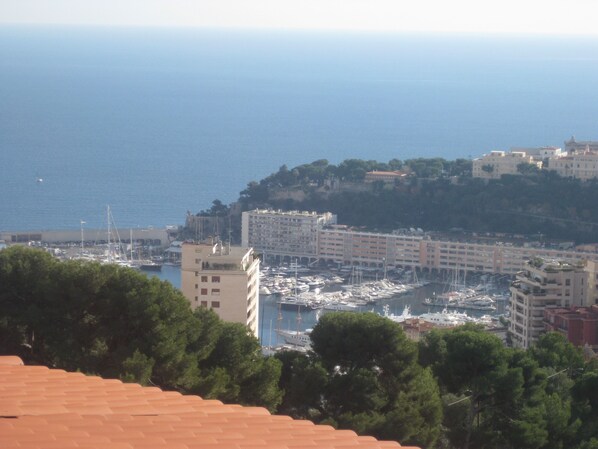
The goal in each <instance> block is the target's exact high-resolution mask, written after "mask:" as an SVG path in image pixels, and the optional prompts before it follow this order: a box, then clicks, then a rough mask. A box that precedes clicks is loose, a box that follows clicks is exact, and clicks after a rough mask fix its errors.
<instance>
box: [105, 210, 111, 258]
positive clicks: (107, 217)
mask: <svg viewBox="0 0 598 449" xmlns="http://www.w3.org/2000/svg"><path fill="white" fill-rule="evenodd" d="M106 219H107V222H108V262H109V263H112V235H111V232H112V231H111V229H110V206H109V205H107V206H106Z"/></svg>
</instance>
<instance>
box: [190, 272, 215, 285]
mask: <svg viewBox="0 0 598 449" xmlns="http://www.w3.org/2000/svg"><path fill="white" fill-rule="evenodd" d="M195 276H196V277H197V276H199V271H196V272H195ZM208 277H209V276H205V275H202V276H201V282H208ZM212 282H213V283H215V284H219V283H220V276H212ZM195 288H197V284H195Z"/></svg>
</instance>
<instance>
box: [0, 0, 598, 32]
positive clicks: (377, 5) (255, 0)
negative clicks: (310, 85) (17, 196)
mask: <svg viewBox="0 0 598 449" xmlns="http://www.w3.org/2000/svg"><path fill="white" fill-rule="evenodd" d="M597 13H598V1H597V0H500V1H497V0H493V1H488V0H452V1H447V0H1V1H0V23H4V24H68V25H101V26H104V25H107V26H162V27H210V28H214V27H216V28H258V29H268V28H275V29H315V30H351V31H380V32H459V33H517V34H521V33H532V34H594V35H598V27H596V26H595V17H596V16H597Z"/></svg>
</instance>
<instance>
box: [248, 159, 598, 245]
mask: <svg viewBox="0 0 598 449" xmlns="http://www.w3.org/2000/svg"><path fill="white" fill-rule="evenodd" d="M384 169H402V170H404V171H405V173H406V175H405V176H404V177H403V178H401V180H399V181H397V182H395V183H382V182H379V181H378V182H373V183H365V182H364V181H363V179H364V176H365V173H366V172H367V171H371V170H384ZM470 169H471V162H470V161H465V160H457V161H454V162H449V161H445V160H442V159H416V160H410V161H405V162H404V163H403V162H400V161H396V160H395V161H394V162H393V161H390V162H389V163H387V164H382V163H378V162H375V161H359V160H347V161H344V162H342V163H341V164H339V165H338V166H335V165H330V164H328V162H327V161H325V160H320V161H316V162H314V163H312V164H305V165H301V166H299V167H296V168H294V169H292V170H289V169H288V168H286V167H284V166H283V167H281V168H280V170H279V171H278V172H277V173H275V174H272V175H270V176H268V177H267V178H265V179H263V180H261V181H260V182H251V183H249V185H248V186H247V188H246V189H245V190H244V191H243V192H241V197H240V203H241V205H242V209H243V210H248V209H252V208H255V207H274V208H281V209H286V210H291V209H300V210H316V211H321V212H322V211H331V212H333V213H335V214H337V215H338V218H339V222H340V223H343V224H348V225H353V226H364V227H366V228H368V229H371V230H382V231H389V230H392V229H396V228H401V227H418V228H422V229H425V230H434V231H447V230H450V229H452V228H459V229H464V230H467V231H472V232H504V233H515V234H541V235H543V236H544V237H547V238H551V239H563V240H571V241H575V242H577V243H583V242H596V241H598V207H597V203H596V198H598V182H596V181H591V182H586V183H582V182H580V181H579V180H575V179H570V178H561V177H560V176H558V175H556V174H555V173H554V172H548V171H540V172H538V171H529V172H526V173H525V174H522V175H521V176H515V175H505V176H503V177H502V178H501V179H498V180H490V181H488V182H485V181H482V180H480V179H473V178H471V174H470V173H471V172H470Z"/></svg>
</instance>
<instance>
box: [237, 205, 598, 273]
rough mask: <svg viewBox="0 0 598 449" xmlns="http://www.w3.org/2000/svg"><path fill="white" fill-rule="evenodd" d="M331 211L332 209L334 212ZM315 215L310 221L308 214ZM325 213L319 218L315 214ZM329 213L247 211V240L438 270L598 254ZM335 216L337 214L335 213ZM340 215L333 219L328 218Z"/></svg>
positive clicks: (319, 257) (501, 267)
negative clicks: (393, 228) (392, 228)
mask: <svg viewBox="0 0 598 449" xmlns="http://www.w3.org/2000/svg"><path fill="white" fill-rule="evenodd" d="M330 215H331V214H330ZM306 217H307V219H308V220H312V221H311V224H310V222H309V221H308V222H307V224H304V220H305V219H306ZM317 217H322V218H321V221H320V222H319V223H318V224H315V223H316V218H317ZM326 217H329V214H320V215H317V214H315V213H312V212H286V213H282V212H273V211H263V212H261V211H252V212H249V213H244V219H243V231H242V232H243V236H244V238H243V245H244V246H249V245H250V244H251V245H252V246H254V247H256V249H259V250H262V251H265V252H268V254H270V255H278V256H286V257H289V258H292V259H294V258H298V257H300V258H302V261H303V262H304V263H305V262H313V261H322V262H326V263H334V264H343V265H360V266H367V267H378V268H382V267H383V266H387V267H393V266H396V267H406V268H411V269H427V270H436V271H442V270H445V271H451V272H452V271H455V270H459V271H463V272H482V273H498V274H509V275H512V274H515V273H517V272H518V271H520V270H521V269H522V267H523V265H524V263H525V261H526V260H529V259H531V258H535V257H542V258H546V259H557V260H567V261H570V262H578V261H582V260H586V259H588V260H598V252H596V251H592V250H589V249H588V248H586V249H585V250H574V249H557V248H554V249H553V248H544V247H540V246H538V247H534V246H531V245H529V244H521V243H520V244H516V243H509V242H500V241H487V240H482V239H478V240H477V241H476V240H467V239H462V240H456V239H449V238H443V237H441V236H431V235H428V234H425V233H424V232H423V231H419V230H415V231H404V232H395V233H391V234H388V233H386V234H385V233H374V232H362V231H355V230H352V229H351V228H349V227H348V226H346V225H335V224H328V225H326V226H324V225H323V222H326V221H328V220H326ZM333 217H334V216H333ZM334 221H336V217H334V220H329V221H328V223H331V222H334Z"/></svg>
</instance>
